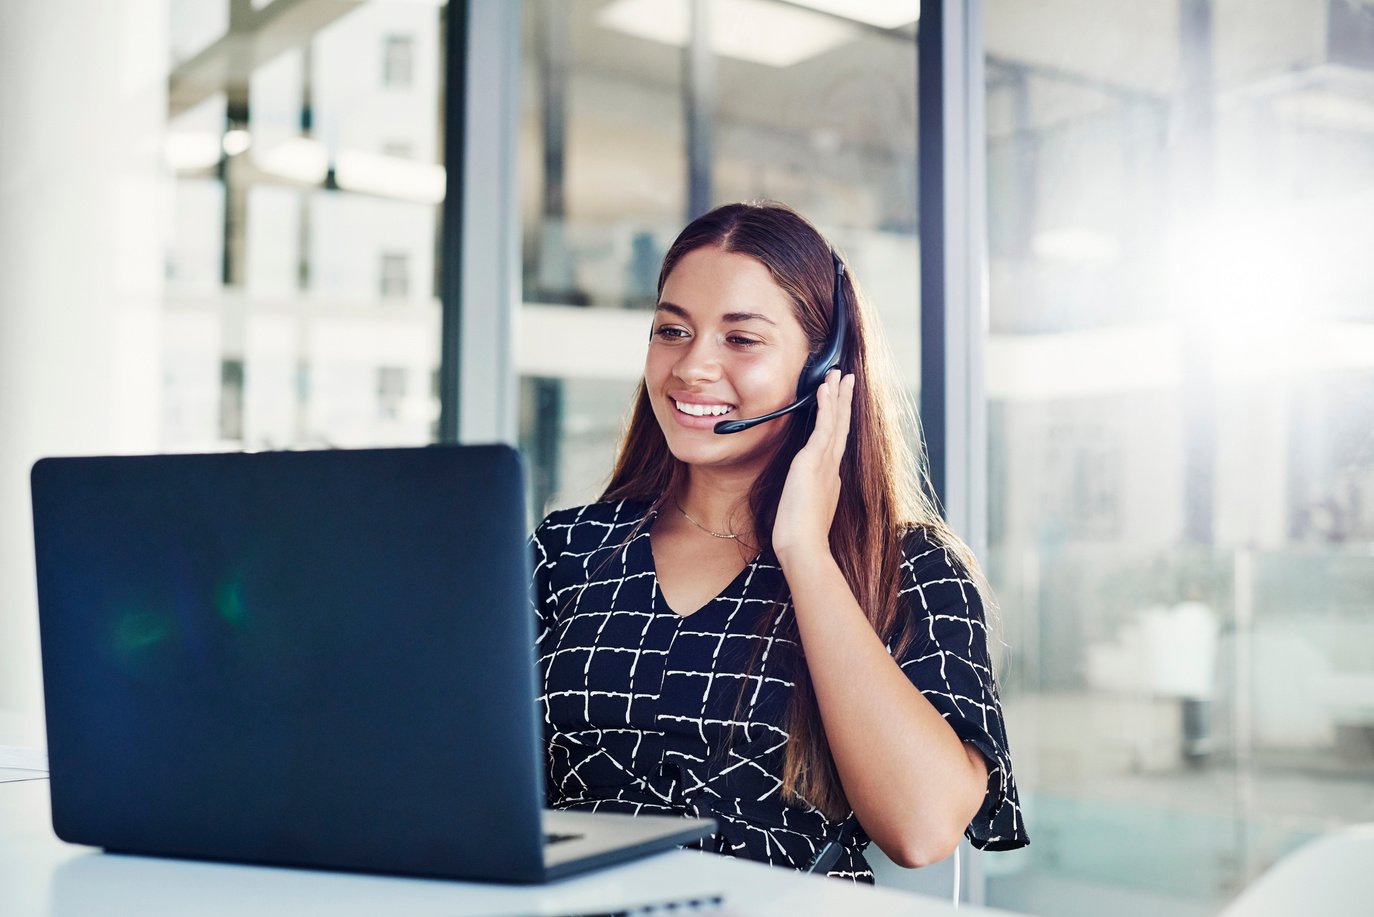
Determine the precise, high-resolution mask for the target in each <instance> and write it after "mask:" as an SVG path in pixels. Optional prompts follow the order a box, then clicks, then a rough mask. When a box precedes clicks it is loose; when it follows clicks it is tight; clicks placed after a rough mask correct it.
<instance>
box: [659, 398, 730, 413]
mask: <svg viewBox="0 0 1374 917" xmlns="http://www.w3.org/2000/svg"><path fill="white" fill-rule="evenodd" d="M673 406H674V407H675V408H677V410H678V413H680V414H686V415H687V416H689V417H724V416H725V415H726V414H729V413H730V412H731V411H733V410H734V409H735V406H734V405H733V404H692V403H690V402H687V401H678V400H677V399H673Z"/></svg>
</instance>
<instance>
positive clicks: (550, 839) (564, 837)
mask: <svg viewBox="0 0 1374 917" xmlns="http://www.w3.org/2000/svg"><path fill="white" fill-rule="evenodd" d="M581 836H582V835H580V834H545V835H544V843H545V844H557V843H558V842H559V841H575V840H577V839H578V838H579V837H581Z"/></svg>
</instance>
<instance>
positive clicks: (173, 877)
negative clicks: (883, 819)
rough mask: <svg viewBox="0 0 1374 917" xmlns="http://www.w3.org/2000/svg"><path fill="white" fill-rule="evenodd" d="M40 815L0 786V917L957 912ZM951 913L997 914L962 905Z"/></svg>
mask: <svg viewBox="0 0 1374 917" xmlns="http://www.w3.org/2000/svg"><path fill="white" fill-rule="evenodd" d="M9 774H10V775H13V774H14V772H13V771H11V772H9ZM49 818H50V817H49V809H48V782H47V780H44V779H30V780H17V781H13V782H0V914H5V915H23V917H29V915H33V917H40V915H61V917H69V915H85V914H100V915H110V917H119V915H131V917H132V915H139V917H144V915H148V917H157V915H162V914H168V915H170V914H177V915H181V914H188V913H195V914H198V915H202V914H204V915H215V914H225V915H228V914H233V915H239V914H243V913H249V912H251V913H253V914H255V915H274V914H283V915H284V914H291V915H298V914H329V915H331V917H347V915H351V914H358V915H364V914H366V915H369V917H371V915H375V914H380V913H400V914H406V915H429V914H433V915H441V914H442V915H444V917H465V915H483V917H509V915H543V917H554V915H568V914H604V913H608V912H616V911H622V910H625V909H627V908H633V907H635V906H642V905H646V904H652V903H658V902H664V903H666V902H668V901H674V900H685V899H693V898H696V899H702V898H709V897H713V896H716V895H719V896H721V897H723V899H724V906H723V907H722V908H720V909H711V910H707V911H704V912H703V913H707V914H717V915H720V917H727V915H728V917H737V915H770V914H777V915H784V914H785V915H788V917H792V915H804V914H828V915H833V914H860V913H862V914H865V915H889V914H892V915H895V914H910V915H915V917H937V915H947V914H952V913H956V911H955V909H954V908H953V906H952V905H951V904H949V903H948V902H946V901H941V900H938V899H934V898H926V897H921V896H917V895H911V894H907V893H904V892H898V891H895V890H892V889H883V888H870V887H862V886H854V885H849V884H846V883H843V882H837V881H833V880H828V879H824V878H821V877H818V876H806V875H800V874H798V873H794V872H789V871H787V870H782V869H778V868H776V867H772V866H763V865H760V864H758V863H749V862H743V861H740V860H730V859H726V858H724V857H718V856H714V855H711V854H702V853H696V852H691V851H685V850H676V851H672V852H670V853H662V854H658V855H657V856H653V857H649V858H646V859H643V860H639V861H637V862H634V863H630V864H627V865H624V866H618V867H614V868H612V869H606V870H600V871H597V872H594V873H591V874H588V875H585V876H581V877H579V878H575V879H566V880H563V881H560V882H553V883H550V884H548V885H542V886H532V887H531V886H505V885H487V884H483V883H476V882H448V881H438V880H428V879H402V878H391V877H386V876H369V875H358V874H353V873H329V872H316V871H312V870H298V869H278V868H271V867H260V866H238V865H230V864H222V863H204V862H197V861H191V860H166V859H159V858H156V857H135V856H122V855H112V854H105V853H100V852H99V851H96V850H93V849H92V848H89V847H78V846H74V845H71V844H65V843H63V842H62V841H59V840H58V839H57V838H56V836H54V835H53V833H52V827H51V823H50V820H49ZM679 913H681V911H679ZM957 913H961V914H973V915H996V914H1006V913H1007V912H1005V911H994V910H988V909H984V908H974V907H965V908H961V909H959V911H958V912H957Z"/></svg>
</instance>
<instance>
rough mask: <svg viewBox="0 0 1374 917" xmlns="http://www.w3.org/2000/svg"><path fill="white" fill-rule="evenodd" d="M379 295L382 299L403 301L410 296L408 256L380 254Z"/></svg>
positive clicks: (395, 253) (394, 253) (404, 254)
mask: <svg viewBox="0 0 1374 917" xmlns="http://www.w3.org/2000/svg"><path fill="white" fill-rule="evenodd" d="M381 295H382V298H383V299H405V298H406V297H407V296H409V295H410V255H408V254H406V253H405V252H383V253H382V258H381Z"/></svg>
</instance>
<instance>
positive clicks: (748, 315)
mask: <svg viewBox="0 0 1374 917" xmlns="http://www.w3.org/2000/svg"><path fill="white" fill-rule="evenodd" d="M657 311H659V312H669V313H671V314H673V315H676V316H677V317H678V318H687V319H690V318H691V317H692V315H691V313H690V312H688V311H687V310H686V309H684V308H682V307H681V306H679V305H677V304H676V303H671V302H660V303H659V304H658V309H657ZM721 320H722V321H725V322H767V323H768V324H770V325H776V324H777V322H775V321H773V320H772V319H771V318H769V317H768V316H766V315H764V314H762V313H760V312H726V313H725V314H724V315H722V316H721Z"/></svg>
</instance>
